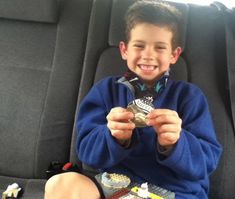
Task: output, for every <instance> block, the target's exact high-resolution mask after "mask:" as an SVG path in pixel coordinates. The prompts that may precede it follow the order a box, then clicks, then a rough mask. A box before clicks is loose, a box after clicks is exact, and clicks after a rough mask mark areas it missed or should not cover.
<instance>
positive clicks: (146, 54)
mask: <svg viewBox="0 0 235 199" xmlns="http://www.w3.org/2000/svg"><path fill="white" fill-rule="evenodd" d="M142 58H143V59H144V60H153V59H154V49H153V48H151V47H146V48H145V49H144V50H143V54H142Z"/></svg>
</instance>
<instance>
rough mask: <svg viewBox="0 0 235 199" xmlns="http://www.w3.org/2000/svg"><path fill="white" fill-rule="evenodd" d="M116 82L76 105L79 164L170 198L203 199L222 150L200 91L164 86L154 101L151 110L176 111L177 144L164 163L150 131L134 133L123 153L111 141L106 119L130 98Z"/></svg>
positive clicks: (109, 81) (186, 85) (173, 84)
mask: <svg viewBox="0 0 235 199" xmlns="http://www.w3.org/2000/svg"><path fill="white" fill-rule="evenodd" d="M117 80H118V77H108V78H105V79H103V80H101V81H100V82H98V83H97V84H96V85H95V86H94V87H93V88H92V89H91V90H90V92H89V93H88V95H87V96H86V97H85V98H84V100H83V102H82V103H81V106H80V110H79V113H78V117H77V118H78V119H77V129H78V140H77V153H78V156H79V158H80V159H81V161H82V162H84V163H86V164H88V165H90V166H92V167H93V168H96V169H99V170H101V171H108V172H118V173H123V174H126V175H128V176H129V177H130V178H131V179H132V180H134V181H137V182H139V183H142V182H149V183H153V184H156V185H158V186H161V187H164V188H166V189H168V190H171V191H173V192H175V193H176V198H190V199H191V198H200V199H203V198H207V197H208V196H207V194H208V189H209V175H210V174H211V173H212V172H213V171H214V170H215V169H216V167H217V164H218V161H219V157H220V154H221V146H220V144H219V143H218V141H217V140H216V135H215V131H214V127H213V124H212V119H211V116H210V113H209V110H208V104H207V101H206V98H205V96H204V95H203V93H202V91H201V90H200V89H199V88H198V87H196V86H195V85H192V84H190V83H186V82H182V81H173V80H168V83H167V86H166V88H165V89H164V91H163V92H162V93H161V95H160V96H158V98H157V99H156V100H155V101H154V106H155V108H164V109H171V110H175V111H177V112H178V114H179V116H180V118H181V119H182V131H181V136H180V139H179V140H178V142H177V144H176V145H175V147H174V148H173V150H172V151H171V153H170V155H169V156H167V157H165V156H163V155H162V154H161V153H159V151H158V147H157V146H158V145H157V143H156V133H155V132H154V130H153V128H152V127H144V128H136V129H135V130H134V133H133V137H132V142H131V146H130V147H128V148H124V147H122V146H121V145H119V144H118V143H117V141H116V140H115V139H114V138H113V137H112V136H111V133H110V131H109V129H108V128H107V120H106V116H107V114H108V113H109V112H110V110H111V109H112V108H113V107H127V105H128V103H129V102H131V101H132V100H133V99H134V94H133V92H132V91H131V90H130V89H129V88H128V87H127V86H126V85H124V84H122V83H119V82H117Z"/></svg>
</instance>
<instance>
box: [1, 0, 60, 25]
mask: <svg viewBox="0 0 235 199" xmlns="http://www.w3.org/2000/svg"><path fill="white" fill-rule="evenodd" d="M58 10H59V2H58V0H0V17H1V18H6V19H16V20H24V21H37V22H47V23H55V22H56V21H57V19H58Z"/></svg>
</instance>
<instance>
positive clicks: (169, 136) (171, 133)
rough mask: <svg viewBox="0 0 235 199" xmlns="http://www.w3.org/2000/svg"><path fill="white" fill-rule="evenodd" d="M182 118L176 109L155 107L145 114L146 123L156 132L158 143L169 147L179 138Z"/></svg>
mask: <svg viewBox="0 0 235 199" xmlns="http://www.w3.org/2000/svg"><path fill="white" fill-rule="evenodd" d="M181 124H182V120H181V119H180V117H179V116H178V113H177V112H176V111H172V110H169V109H155V110H153V111H151V112H150V113H149V114H148V115H147V125H148V126H152V127H153V128H154V129H155V131H156V133H157V134H158V137H157V138H158V143H159V144H160V145H161V146H163V147H164V148H166V149H171V148H172V147H173V146H174V144H175V143H176V142H177V141H178V139H179V138H180V132H181Z"/></svg>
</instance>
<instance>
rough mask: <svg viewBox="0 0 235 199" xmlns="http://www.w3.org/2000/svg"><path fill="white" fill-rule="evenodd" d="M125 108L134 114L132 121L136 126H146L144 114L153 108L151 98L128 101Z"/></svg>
mask: <svg viewBox="0 0 235 199" xmlns="http://www.w3.org/2000/svg"><path fill="white" fill-rule="evenodd" d="M127 110H128V111H130V112H132V113H133V114H134V118H133V119H132V122H133V123H134V124H135V125H136V127H145V126H147V125H146V116H147V115H148V113H150V112H151V111H152V110H154V106H153V104H152V102H151V100H148V99H146V98H141V99H135V100H134V101H132V102H130V103H129V104H128V106H127Z"/></svg>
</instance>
